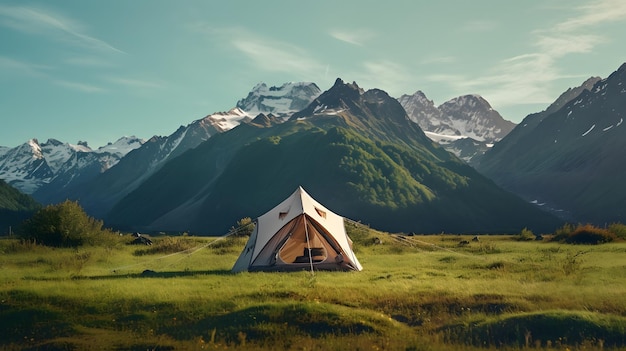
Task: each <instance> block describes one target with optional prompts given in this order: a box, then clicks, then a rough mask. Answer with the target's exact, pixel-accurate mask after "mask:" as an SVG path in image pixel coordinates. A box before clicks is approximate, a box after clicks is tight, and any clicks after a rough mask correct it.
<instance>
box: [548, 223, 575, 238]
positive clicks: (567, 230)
mask: <svg viewBox="0 0 626 351" xmlns="http://www.w3.org/2000/svg"><path fill="white" fill-rule="evenodd" d="M574 229H575V228H574V225H572V224H570V223H565V224H564V225H563V226H562V227H561V228H559V229H557V230H556V231H555V232H554V236H553V237H552V240H553V241H565V239H567V237H569V236H570V234H572V233H573V232H574Z"/></svg>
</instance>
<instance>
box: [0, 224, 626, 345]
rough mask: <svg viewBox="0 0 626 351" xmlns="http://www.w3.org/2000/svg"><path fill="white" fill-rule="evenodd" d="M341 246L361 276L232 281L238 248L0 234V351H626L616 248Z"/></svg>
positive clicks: (386, 241)
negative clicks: (52, 241) (31, 239)
mask: <svg viewBox="0 0 626 351" xmlns="http://www.w3.org/2000/svg"><path fill="white" fill-rule="evenodd" d="M351 236H352V237H353V239H354V240H355V252H356V254H357V256H358V258H359V260H360V262H361V263H362V265H363V267H364V270H363V271H362V272H340V273H338V272H315V273H314V274H312V273H311V272H295V273H293V272H292V273H240V274H231V273H230V268H231V267H232V265H233V264H234V262H235V260H236V259H237V256H238V255H239V253H240V250H241V249H242V248H243V245H244V244H245V240H246V238H235V237H229V238H226V239H219V240H217V241H215V240H216V239H215V238H201V237H191V236H180V237H167V236H162V237H154V238H153V239H154V242H155V244H154V245H152V246H131V245H127V243H128V242H130V241H131V238H130V237H129V236H124V237H119V238H118V239H115V240H111V241H110V243H109V244H107V245H103V246H97V247H93V246H88V247H81V248H78V249H70V248H67V249H62V248H49V247H44V246H38V245H33V244H29V243H23V242H19V241H18V240H16V239H3V240H0V271H1V272H2V273H1V274H0V349H3V350H24V349H27V350H29V349H30V350H100V349H116V350H180V349H183V350H202V349H208V350H213V349H252V350H254V349H278V350H283V349H285V350H329V349H331V350H333V349H334V350H346V349H347V350H356V349H360V350H440V349H454V350H459V349H461V350H478V349H494V348H498V349H534V348H541V349H548V350H550V349H554V350H557V349H558V350H562V349H570V350H578V349H580V350H600V349H626V243H624V242H614V243H608V244H601V245H568V244H559V243H554V242H549V241H548V240H544V241H517V240H515V238H514V237H512V236H481V237H480V241H478V242H473V241H471V237H469V238H468V237H463V236H456V235H433V236H419V235H418V236H393V235H390V234H383V233H376V232H373V231H368V230H365V229H362V228H361V229H354V228H352V230H351ZM374 237H377V238H379V239H381V241H382V243H380V244H374V242H375V241H376V240H373V238H374ZM461 240H469V241H470V244H469V245H465V246H459V242H460V241H461ZM214 241H215V242H214ZM185 249H188V250H187V251H185V252H183V253H178V254H175V252H180V251H181V250H185Z"/></svg>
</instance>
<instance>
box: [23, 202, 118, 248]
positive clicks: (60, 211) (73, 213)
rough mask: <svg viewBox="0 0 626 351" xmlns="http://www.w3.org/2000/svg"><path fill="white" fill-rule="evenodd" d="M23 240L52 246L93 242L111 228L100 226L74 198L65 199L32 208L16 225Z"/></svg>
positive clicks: (70, 245)
mask: <svg viewBox="0 0 626 351" xmlns="http://www.w3.org/2000/svg"><path fill="white" fill-rule="evenodd" d="M19 234H20V236H21V237H22V238H23V239H25V240H33V241H34V242H37V243H39V244H43V245H47V246H56V247H77V246H81V245H85V244H91V245H94V244H97V243H100V242H102V241H103V239H104V236H105V235H108V236H112V235H111V232H109V231H107V230H103V229H102V221H99V220H96V219H93V218H91V217H89V216H87V214H86V213H85V212H84V211H83V209H82V208H81V207H80V205H79V204H78V203H77V202H74V201H69V200H66V201H65V202H63V203H60V204H57V205H49V206H46V207H44V208H43V209H41V210H39V211H37V212H35V214H34V215H33V216H32V217H31V218H30V219H28V220H26V221H25V222H24V224H23V225H22V227H21V228H20V229H19Z"/></svg>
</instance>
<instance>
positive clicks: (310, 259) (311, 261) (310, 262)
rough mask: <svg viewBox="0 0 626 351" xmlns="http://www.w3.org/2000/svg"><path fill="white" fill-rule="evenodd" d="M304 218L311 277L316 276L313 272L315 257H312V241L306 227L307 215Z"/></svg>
mask: <svg viewBox="0 0 626 351" xmlns="http://www.w3.org/2000/svg"><path fill="white" fill-rule="evenodd" d="M302 218H303V219H304V234H305V235H306V246H307V249H308V250H309V264H310V265H311V275H315V272H314V271H313V257H311V240H310V239H309V229H308V227H307V225H306V213H304V214H303V215H302Z"/></svg>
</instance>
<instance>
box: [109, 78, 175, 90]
mask: <svg viewBox="0 0 626 351" xmlns="http://www.w3.org/2000/svg"><path fill="white" fill-rule="evenodd" d="M107 80H108V81H109V82H111V83H115V84H118V85H121V86H125V87H128V88H133V89H161V88H163V85H162V84H160V83H156V82H152V81H147V80H141V79H130V78H121V77H109V78H107Z"/></svg>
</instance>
